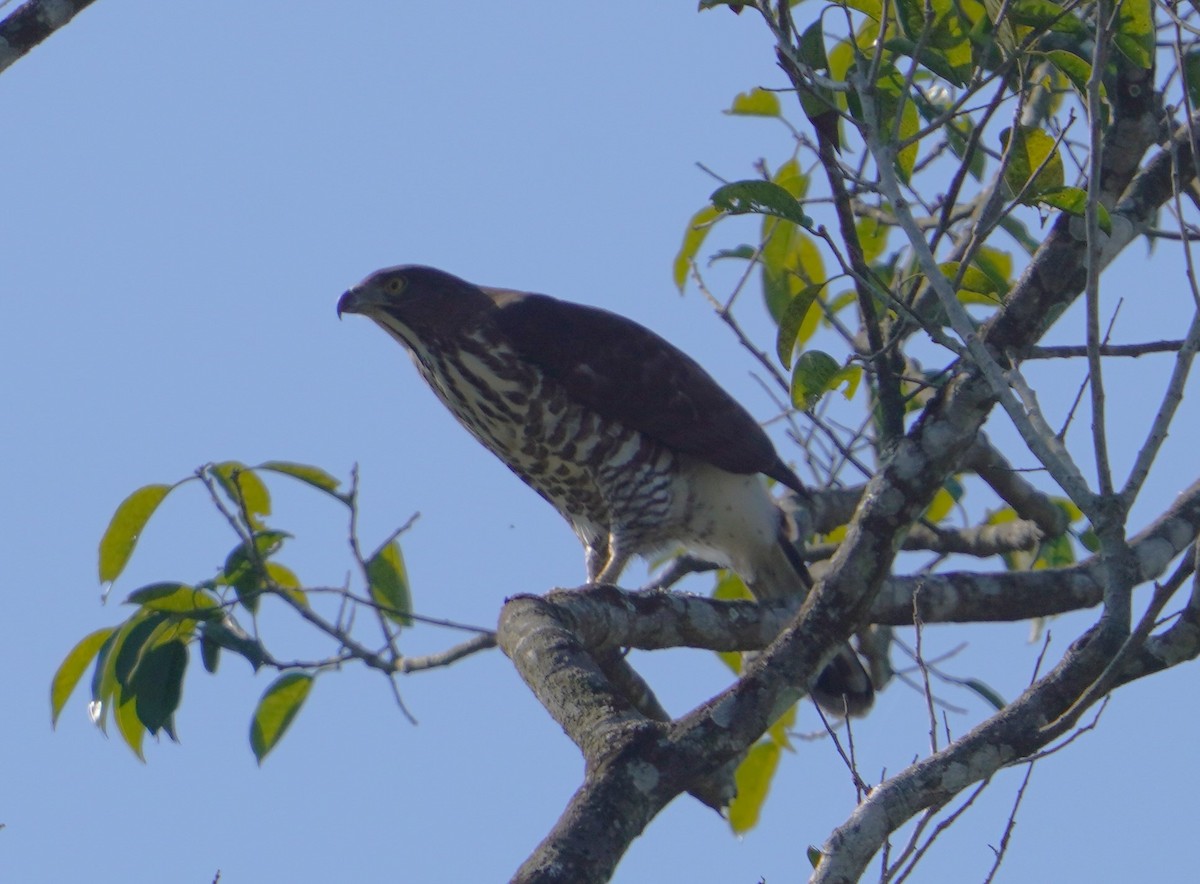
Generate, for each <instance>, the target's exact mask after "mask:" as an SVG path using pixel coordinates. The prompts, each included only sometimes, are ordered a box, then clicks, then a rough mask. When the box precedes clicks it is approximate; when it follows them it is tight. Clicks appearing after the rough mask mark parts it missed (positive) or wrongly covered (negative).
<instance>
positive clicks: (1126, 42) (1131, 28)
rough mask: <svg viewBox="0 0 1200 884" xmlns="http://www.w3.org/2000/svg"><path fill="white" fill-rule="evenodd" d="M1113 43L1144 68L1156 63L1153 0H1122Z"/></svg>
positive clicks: (1118, 9) (1118, 8)
mask: <svg viewBox="0 0 1200 884" xmlns="http://www.w3.org/2000/svg"><path fill="white" fill-rule="evenodd" d="M1117 14H1118V15H1119V19H1118V21H1117V32H1116V34H1114V35H1113V44H1114V45H1115V46H1116V47H1117V48H1118V49H1119V50H1121V54H1122V55H1124V56H1125V57H1126V58H1128V59H1129V60H1130V61H1132V62H1133V63H1134V64H1136V65H1137V66H1138V67H1140V68H1142V69H1143V70H1149V69H1150V66H1151V65H1152V64H1153V63H1154V5H1153V2H1152V0H1121V2H1120V4H1118V6H1117Z"/></svg>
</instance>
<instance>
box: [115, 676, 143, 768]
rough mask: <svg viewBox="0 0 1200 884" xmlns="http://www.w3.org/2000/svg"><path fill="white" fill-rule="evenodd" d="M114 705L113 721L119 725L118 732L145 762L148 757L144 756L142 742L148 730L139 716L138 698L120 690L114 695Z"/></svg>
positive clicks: (134, 752) (139, 758) (139, 759)
mask: <svg viewBox="0 0 1200 884" xmlns="http://www.w3.org/2000/svg"><path fill="white" fill-rule="evenodd" d="M113 703H114V709H113V720H114V721H115V722H116V723H117V732H118V733H120V735H121V738H122V739H123V740H125V745H127V746H128V747H129V748H130V749H132V750H133V754H134V755H136V756H137V757H138V761H142V762H145V760H146V756H145V755H143V754H142V741H143V739H144V738H145V736H146V729H145V728H144V727H142V721H141V719H140V718H138V715H137V698H136V697H134V696H133V695H132V694H129V695H128V696H127V695H126V694H125V693H124V692H123V691H121V690H119V689H118V690H117V691H116V692H115V693H114V694H113Z"/></svg>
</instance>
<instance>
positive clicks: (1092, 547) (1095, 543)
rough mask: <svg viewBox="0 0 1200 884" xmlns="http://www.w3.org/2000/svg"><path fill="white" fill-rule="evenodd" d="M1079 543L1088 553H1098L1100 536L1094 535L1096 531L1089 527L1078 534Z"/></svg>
mask: <svg viewBox="0 0 1200 884" xmlns="http://www.w3.org/2000/svg"><path fill="white" fill-rule="evenodd" d="M1079 542H1080V543H1081V544H1083V548H1084V549H1086V550H1087V551H1088V552H1090V553H1098V552H1100V535H1098V534H1097V533H1096V529H1095V528H1093V527H1092V526H1091V525H1089V526H1088V527H1087V528H1086V529H1084V530H1083V531H1082V532H1081V533H1080V535H1079Z"/></svg>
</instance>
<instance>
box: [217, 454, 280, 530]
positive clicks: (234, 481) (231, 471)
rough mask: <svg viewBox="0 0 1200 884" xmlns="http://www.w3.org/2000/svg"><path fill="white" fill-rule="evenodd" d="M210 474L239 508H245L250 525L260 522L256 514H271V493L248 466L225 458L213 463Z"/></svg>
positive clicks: (256, 524)
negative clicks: (222, 460)
mask: <svg viewBox="0 0 1200 884" xmlns="http://www.w3.org/2000/svg"><path fill="white" fill-rule="evenodd" d="M212 474H213V476H215V477H216V480H217V482H218V483H219V484H220V485H221V488H222V489H223V490H224V491H225V493H226V494H228V495H229V499H230V500H232V501H233V502H234V504H236V505H237V506H238V508H239V509H241V508H243V507H244V508H245V511H246V514H247V515H248V516H249V517H250V518H249V520H248V521H249V522H250V524H251V525H253V526H255V527H257V526H258V525H259V524H260V522H259V520H258V518H257V517H258V516H269V515H271V494H270V492H269V491H267V486H266V485H264V484H263V481H262V479H260V478H258V475H257V474H256V473H255V472H254V471H253V470H252V469H250V468H249V467H248V466H246V465H245V464H243V463H238V462H237V461H236V460H227V461H224V462H223V463H219V464H214V465H213V467H212Z"/></svg>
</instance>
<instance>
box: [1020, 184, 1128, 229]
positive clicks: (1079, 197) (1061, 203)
mask: <svg viewBox="0 0 1200 884" xmlns="http://www.w3.org/2000/svg"><path fill="white" fill-rule="evenodd" d="M1037 201H1038V202H1039V203H1041V204H1043V205H1046V206H1050V207H1052V208H1055V209H1060V210H1061V211H1063V212H1066V213H1067V214H1068V215H1075V216H1076V217H1078V218H1083V217H1085V216H1086V214H1087V191H1085V190H1082V189H1081V188H1078V187H1058V188H1055V189H1053V190H1046V191H1042V192H1041V193H1039V194H1038V195H1037ZM1096 224H1097V226H1099V228H1100V229H1101V230H1102V231H1104V232H1105V233H1112V217H1111V216H1110V215H1109V214H1108V209H1106V208H1104V206H1103V205H1101V204H1100V203H1096Z"/></svg>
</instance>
